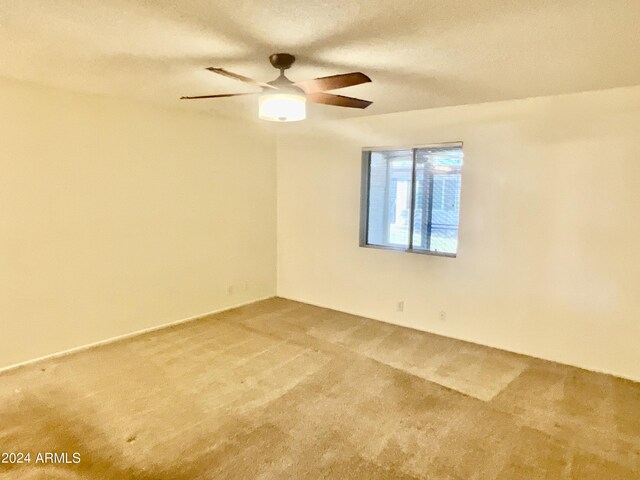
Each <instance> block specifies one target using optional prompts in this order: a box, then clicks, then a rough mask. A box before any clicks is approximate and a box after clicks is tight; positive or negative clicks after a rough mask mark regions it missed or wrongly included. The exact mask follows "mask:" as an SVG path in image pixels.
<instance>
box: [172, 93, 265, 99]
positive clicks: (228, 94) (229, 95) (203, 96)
mask: <svg viewBox="0 0 640 480" xmlns="http://www.w3.org/2000/svg"><path fill="white" fill-rule="evenodd" d="M259 93H260V92H249V93H222V94H220V95H198V96H195V97H180V100H196V99H198V98H224V97H239V96H242V95H258V94H259Z"/></svg>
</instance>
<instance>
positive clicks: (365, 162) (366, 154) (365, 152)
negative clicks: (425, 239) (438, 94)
mask: <svg viewBox="0 0 640 480" xmlns="http://www.w3.org/2000/svg"><path fill="white" fill-rule="evenodd" d="M446 147H459V148H463V143H462V142H443V143H431V144H426V145H415V146H411V147H364V148H363V149H362V165H361V172H360V174H361V180H360V185H361V187H360V240H359V245H360V247H362V248H375V249H379V250H395V251H398V252H407V253H417V254H420V255H431V256H434V257H449V258H456V257H457V253H447V252H435V251H431V250H428V249H422V248H420V249H414V248H413V230H414V221H415V218H414V217H415V203H416V195H415V191H416V163H417V162H416V157H417V151H418V150H420V149H424V148H446ZM392 150H411V158H412V165H411V207H410V214H409V240H408V242H407V244H408V247H407V248H404V247H393V246H390V245H374V244H371V243H369V242H368V235H369V193H370V186H371V185H370V182H371V152H388V151H392ZM432 183H433V176H431V178H430V180H429V193H428V196H429V199H430V200H429V217H431V209H432V208H433V198H432V192H431V190H432V189H433V185H432ZM425 193H426V192H423V195H425ZM428 229H429V232H428V236H429V242H430V240H431V239H430V236H431V218H429V220H428ZM427 245H428V247H430V245H429V244H427Z"/></svg>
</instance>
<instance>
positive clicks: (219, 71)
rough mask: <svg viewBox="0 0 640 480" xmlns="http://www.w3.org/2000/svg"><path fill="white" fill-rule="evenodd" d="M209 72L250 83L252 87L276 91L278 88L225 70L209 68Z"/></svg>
mask: <svg viewBox="0 0 640 480" xmlns="http://www.w3.org/2000/svg"><path fill="white" fill-rule="evenodd" d="M207 70H209V71H210V72H213V73H217V74H218V75H222V76H224V77H229V78H234V79H236V80H240V81H241V82H244V83H250V84H251V85H257V86H259V87H263V88H272V89H274V90H277V87H274V86H273V85H269V84H268V83H264V82H259V81H258V80H254V79H253V78H249V77H245V76H244V75H240V74H238V73H233V72H230V71H228V70H225V69H224V68H217V67H208V68H207Z"/></svg>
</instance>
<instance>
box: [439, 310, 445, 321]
mask: <svg viewBox="0 0 640 480" xmlns="http://www.w3.org/2000/svg"><path fill="white" fill-rule="evenodd" d="M440 321H441V322H446V321H447V312H446V311H444V310H440Z"/></svg>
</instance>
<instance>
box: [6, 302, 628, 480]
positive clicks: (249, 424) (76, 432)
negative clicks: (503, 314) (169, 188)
mask: <svg viewBox="0 0 640 480" xmlns="http://www.w3.org/2000/svg"><path fill="white" fill-rule="evenodd" d="M0 451H2V452H31V463H29V464H22V465H15V464H14V465H9V464H0V479H8V478H11V479H14V478H15V479H27V480H28V479H114V480H115V479H126V478H136V479H156V480H157V479H166V480H187V479H189V480H192V479H303V478H304V479H320V478H331V479H366V480H373V479H417V478H423V479H438V480H453V479H457V480H471V479H478V480H494V479H500V480H517V479H526V480H536V479H575V480H578V479H579V480H589V479H593V480H609V479H616V480H617V479H620V480H630V479H640V384H636V383H632V382H629V381H626V380H621V379H617V378H614V377H611V376H606V375H600V374H595V373H591V372H587V371H584V370H580V369H577V368H572V367H566V366H562V365H558V364H554V363H550V362H544V361H541V360H536V359H532V358H528V357H524V356H519V355H514V354H510V353H505V352H502V351H499V350H494V349H490V348H486V347H480V346H477V345H473V344H469V343H465V342H460V341H456V340H451V339H446V338H443V337H438V336H435V335H430V334H426V333H421V332H416V331H413V330H408V329H404V328H401V327H395V326H391V325H387V324H384V323H380V322H376V321H373V320H367V319H364V318H361V317H356V316H352V315H347V314H344V313H340V312H335V311H332V310H327V309H322V308H317V307H312V306H309V305H305V304H301V303H297V302H291V301H288V300H283V299H272V300H267V301H264V302H259V303H256V304H253V305H250V306H247V307H243V308H239V309H235V310H231V311H228V312H224V313H222V314H218V315H215V316H212V317H209V318H206V319H203V320H199V321H195V322H190V323H187V324H184V325H181V326H177V327H172V328H168V329H164V330H161V331H158V332H155V333H151V334H147V335H142V336H138V337H135V338H133V339H129V340H125V341H121V342H118V343H114V344H111V345H108V346H104V347H100V348H94V349H91V350H87V351H84V352H81V353H78V354H74V355H69V356H66V357H62V358H59V359H55V360H48V361H45V362H40V363H38V364H34V365H30V366H27V367H22V368H19V369H15V370H12V371H8V372H5V373H4V374H1V375H0ZM39 452H40V453H43V452H55V453H64V452H66V453H68V454H69V461H72V454H73V453H75V452H77V453H79V454H80V463H77V464H73V463H71V464H55V463H53V464H52V463H46V464H45V463H37V464H36V463H35V459H36V456H37V454H38V453H39ZM59 459H60V458H58V460H59Z"/></svg>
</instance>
